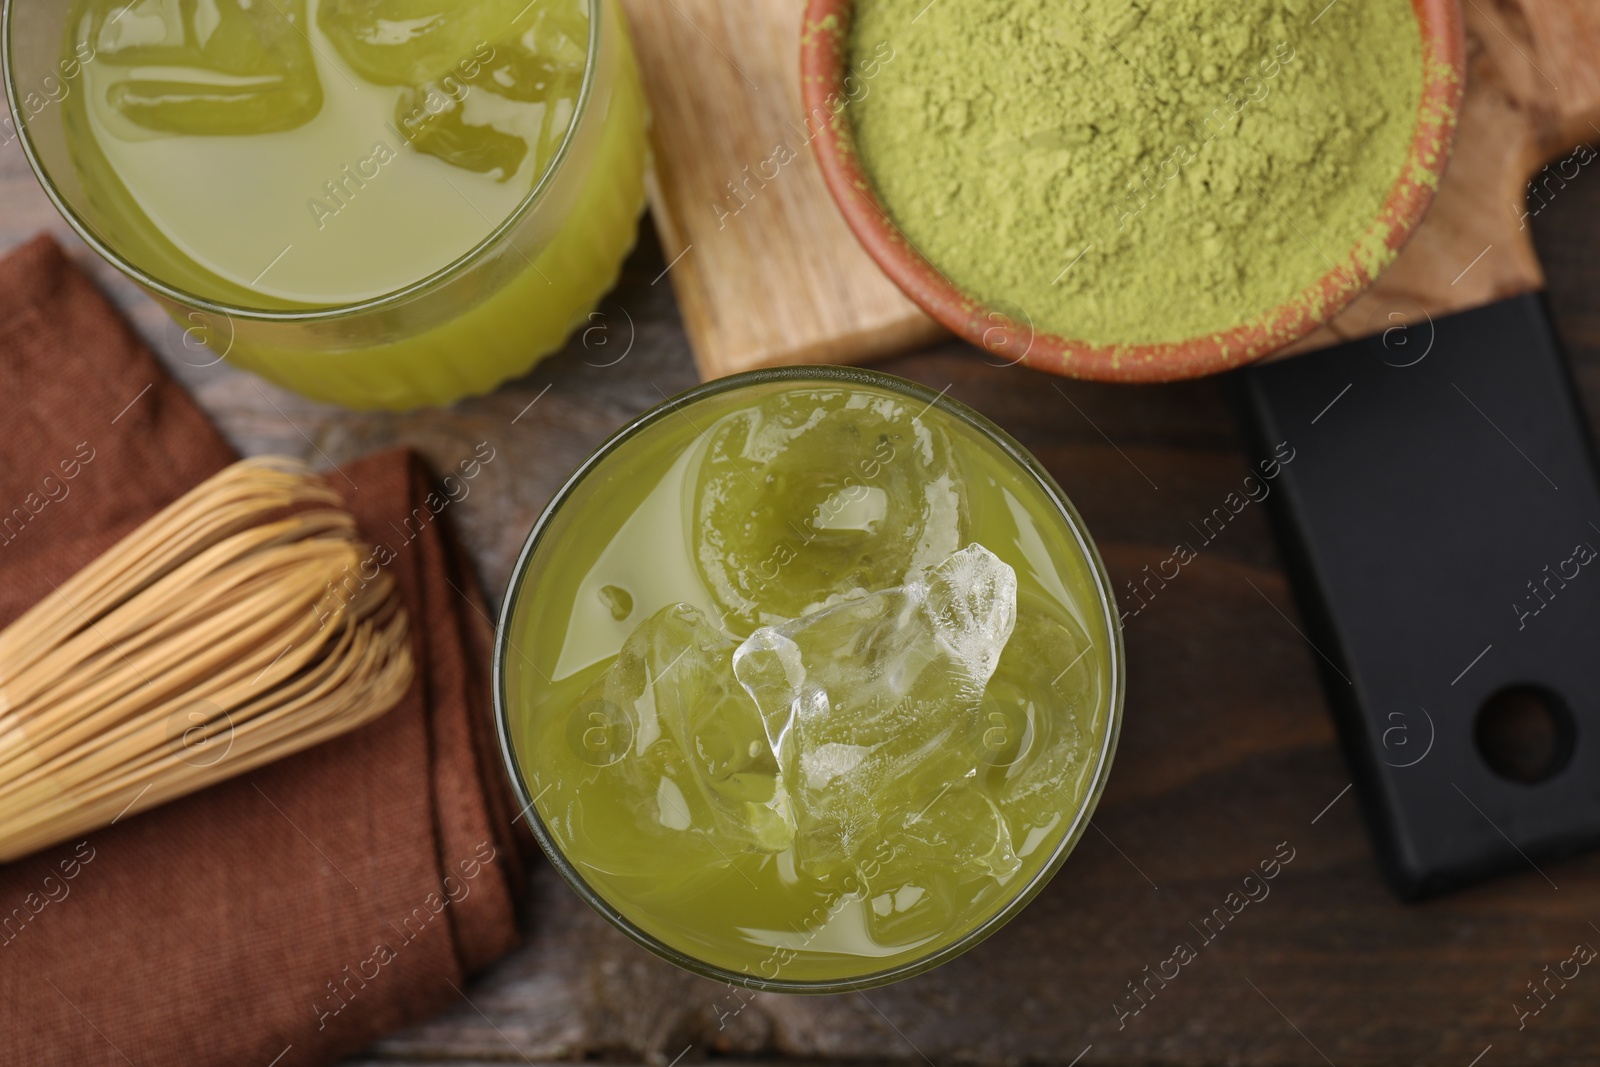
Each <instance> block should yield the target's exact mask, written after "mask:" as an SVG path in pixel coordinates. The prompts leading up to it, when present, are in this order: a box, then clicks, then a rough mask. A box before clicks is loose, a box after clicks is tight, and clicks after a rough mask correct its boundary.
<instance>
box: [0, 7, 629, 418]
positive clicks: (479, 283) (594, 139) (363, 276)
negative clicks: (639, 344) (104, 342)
mask: <svg viewBox="0 0 1600 1067" xmlns="http://www.w3.org/2000/svg"><path fill="white" fill-rule="evenodd" d="M5 52H6V59H7V63H6V75H7V84H6V89H7V94H8V96H9V99H10V101H11V107H12V112H13V118H14V121H15V123H16V126H17V129H18V133H19V136H20V138H21V141H22V144H23V147H24V148H25V150H26V151H27V153H28V157H29V159H30V160H31V161H32V163H33V165H34V168H35V171H36V172H37V174H38V176H39V178H40V181H41V182H42V183H43V185H44V187H45V189H46V191H47V192H48V193H49V194H50V196H51V198H52V199H53V200H54V201H55V203H56V205H57V207H58V208H60V210H61V212H62V214H63V215H64V216H65V217H66V218H67V220H68V221H69V222H70V223H71V224H72V225H73V227H74V228H75V229H76V230H77V231H78V233H79V234H80V235H81V236H82V237H83V238H84V239H85V240H86V241H88V242H89V243H90V244H91V245H92V246H94V247H95V248H96V249H97V250H98V251H99V252H100V253H101V254H102V255H104V256H105V257H106V258H107V259H109V260H110V261H111V262H113V263H114V264H116V265H117V266H118V267H120V268H121V269H122V270H124V271H125V272H127V273H128V274H129V275H130V276H132V277H133V278H134V279H135V280H136V281H138V282H140V283H141V284H142V285H143V286H144V287H145V288H146V289H147V290H148V291H150V292H151V293H152V295H154V296H155V297H156V298H157V299H158V300H159V301H161V303H162V304H163V305H164V306H165V307H166V308H167V310H168V311H169V313H171V314H172V316H173V318H174V319H175V320H176V322H177V324H178V329H179V331H181V334H182V341H183V342H184V343H185V346H186V347H190V348H193V347H194V342H196V341H197V340H203V341H204V342H205V344H206V345H207V346H209V350H210V351H209V353H206V352H199V351H197V352H196V354H195V355H194V356H191V357H189V358H191V359H200V358H205V359H215V358H220V357H224V356H225V357H226V358H227V359H229V360H230V361H232V362H235V363H238V364H239V365H241V366H244V367H247V368H249V369H251V370H253V371H256V372H257V373H259V374H261V375H262V376H264V377H267V378H270V379H272V380H274V381H277V382H279V383H280V384H283V385H285V386H288V387H289V388H292V389H295V390H297V391H299V392H301V393H304V394H306V395H308V396H312V397H316V398H318V399H323V400H328V401H332V402H336V403H341V404H345V405H347V406H351V407H392V408H404V407H414V406H418V405H423V404H443V403H448V402H450V401H452V400H455V399H457V398H459V397H461V396H464V395H468V394H472V393H480V392H485V391H487V390H489V389H492V388H493V387H494V386H495V385H497V384H499V383H500V382H501V381H504V380H505V379H507V378H509V377H512V376H515V375H517V374H519V373H522V372H524V371H526V370H527V369H528V368H529V367H530V366H532V364H533V363H534V362H535V361H536V360H537V359H538V358H539V357H540V356H542V355H544V354H546V353H548V352H550V351H552V350H553V349H555V348H557V347H559V346H560V344H561V343H562V341H563V340H564V339H565V337H566V336H567V334H568V333H569V332H570V331H571V330H572V329H573V328H574V327H575V326H576V325H577V324H579V323H580V322H582V321H583V320H584V318H585V316H586V315H587V314H588V313H589V312H590V311H591V309H592V308H593V307H594V306H595V304H596V302H597V301H598V300H599V299H600V297H601V295H602V294H603V293H604V292H605V291H606V290H607V289H609V288H610V287H611V285H612V284H613V283H614V282H615V280H616V277H617V273H618V270H619V268H620V265H621V262H622V259H623V257H624V256H625V255H626V254H627V251H628V249H629V248H630V247H631V246H632V244H633V240H634V234H635V229H636V225H637V219H638V215H639V212H640V209H641V207H642V205H643V197H644V185H643V179H644V166H645V152H646V149H645V139H644V125H645V109H644V102H643V98H642V92H641V88H640V85H639V79H638V74H637V71H636V69H635V67H634V62H633V58H632V54H631V51H630V48H629V44H628V40H627V35H626V33H625V31H624V28H623V26H622V24H621V15H620V11H619V10H618V8H617V6H616V3H615V0H475V2H474V3H470V4H457V3H450V2H448V0H378V2H376V3H371V2H357V0H254V2H252V0H195V2H192V3H191V2H182V3H170V2H165V0H8V2H7V3H6V11H5Z"/></svg>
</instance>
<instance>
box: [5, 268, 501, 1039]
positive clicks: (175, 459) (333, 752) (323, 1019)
mask: <svg viewBox="0 0 1600 1067" xmlns="http://www.w3.org/2000/svg"><path fill="white" fill-rule="evenodd" d="M0 429H3V431H4V432H3V433H0V626H4V625H6V624H8V623H10V622H11V621H12V620H14V619H15V618H16V617H17V616H18V615H20V614H21V613H22V612H23V611H24V610H26V609H27V608H28V607H29V606H30V605H32V604H33V603H34V602H36V601H37V600H39V599H41V598H43V597H45V596H49V595H52V591H53V588H54V587H55V586H57V585H59V584H61V583H62V582H63V581H65V580H66V579H67V578H68V577H70V576H71V575H72V574H73V573H74V572H75V571H77V570H78V569H79V568H80V567H82V566H83V565H84V564H86V563H88V562H90V561H91V560H92V559H94V558H95V556H97V555H98V554H100V553H101V552H103V551H104V550H105V549H106V548H107V547H109V546H110V545H111V544H113V543H114V542H115V541H116V540H117V539H118V538H120V537H122V536H123V535H124V534H126V533H128V532H129V531H130V530H132V529H133V528H134V527H135V526H137V525H138V524H139V523H140V522H142V521H143V520H145V519H146V518H148V517H149V516H150V515H152V514H153V513H155V512H156V511H158V510H160V509H161V508H162V507H163V506H165V505H166V504H168V503H170V502H171V501H172V500H174V499H175V498H177V497H178V496H179V495H181V494H182V493H184V492H185V491H187V490H188V489H190V488H192V487H193V486H194V485H195V484H196V483H198V482H200V481H201V480H202V479H204V478H205V477H207V476H208V475H210V474H212V473H214V472H215V471H217V470H218V469H220V468H221V467H223V466H226V465H227V464H228V463H230V462H232V461H233V460H234V459H235V458H236V457H235V455H234V453H233V452H232V450H231V449H230V448H229V447H228V445H227V444H226V443H225V442H224V441H223V439H222V438H221V437H220V436H219V435H218V434H217V432H216V430H215V429H213V428H212V427H211V426H210V424H209V423H207V421H206V420H205V418H204V416H203V415H201V413H200V412H199V410H198V409H197V408H196V407H195V406H194V404H193V403H192V402H191V401H190V400H189V398H188V396H187V395H186V394H185V393H184V391H183V390H182V389H181V388H180V387H179V386H178V385H177V384H176V383H175V382H173V381H172V380H171V379H170V378H168V377H167V375H166V374H165V373H164V372H163V371H162V369H161V367H160V366H159V364H158V363H157V362H156V361H155V359H154V358H153V357H152V356H151V354H150V353H149V351H148V350H147V349H145V347H144V346H143V345H142V344H141V343H140V342H139V340H138V339H137V338H136V337H135V336H134V335H133V333H132V332H131V331H130V330H129V328H128V327H127V325H126V324H125V323H124V322H123V321H122V319H121V318H120V317H119V316H118V315H117V313H116V312H115V311H114V310H113V309H112V307H111V306H110V305H109V304H108V303H107V302H106V300H105V299H104V298H103V297H102V296H101V295H100V293H99V292H98V291H97V290H96V289H95V288H94V286H93V285H92V284H91V283H90V282H89V281H88V279H87V278H86V277H85V276H84V275H83V274H82V273H80V272H79V271H78V270H77V268H75V267H74V266H73V265H72V263H71V262H70V261H69V260H68V259H67V258H66V256H65V255H63V254H62V251H61V249H60V248H59V247H58V246H57V245H56V244H55V242H54V241H52V240H50V239H49V238H40V239H38V240H36V241H34V242H33V243H32V244H29V245H27V246H25V247H23V248H21V249H19V250H18V251H16V252H15V253H13V254H12V255H11V256H10V257H9V258H7V259H5V260H4V261H0ZM343 472H344V474H345V475H347V476H348V481H347V480H346V479H345V478H335V479H334V481H335V483H336V485H337V486H338V488H339V489H340V490H341V492H343V493H344V494H345V496H346V500H347V503H348V506H349V507H350V509H351V511H352V512H353V513H354V514H355V516H356V519H357V521H358V523H359V525H360V528H361V530H362V533H363V536H364V537H366V538H367V539H368V541H369V542H371V543H373V544H374V545H377V544H378V543H384V544H387V545H388V546H389V547H390V550H391V552H392V554H393V556H394V558H393V561H392V562H390V563H389V564H388V565H387V568H386V569H387V570H388V571H389V572H390V573H391V574H392V575H393V576H394V578H395V580H396V583H397V585H398V588H399V592H400V596H401V598H402V601H403V603H404V604H405V608H406V610H407V612H408V613H409V615H410V619H411V633H412V641H413V646H412V647H413V652H414V659H415V661H416V666H417V672H416V675H417V677H416V680H415V681H414V682H413V684H412V686H411V688H410V690H409V691H408V692H407V694H406V696H405V698H404V699H403V700H402V701H401V702H400V704H399V705H397V706H396V707H395V708H394V709H393V710H392V711H390V712H389V713H388V714H387V715H385V716H383V717H382V718H380V719H378V720H377V721H376V722H374V723H372V724H370V725H368V726H366V727H363V728H362V729H359V730H357V731H355V732H353V733H350V734H346V735H344V736H342V737H338V738H335V739H334V740H332V741H329V742H327V743H326V744H323V745H321V746H318V747H316V748H312V749H308V750H307V751H305V752H302V753H299V754H297V755H295V756H292V757H290V758H288V759H285V760H282V761H280V762H278V763H275V764H271V765H269V766H266V767H263V768H260V769H258V770H255V771H251V772H249V773H247V774H245V775H244V776H242V777H240V778H234V779H232V780H230V781H228V782H225V783H223V784H221V785H218V786H215V787H213V788H211V789H207V790H204V791H202V792H200V793H196V794H193V795H191V796H188V797H184V798H182V799H180V800H177V801H174V802H173V803H171V804H167V805H165V806H163V807H158V808H155V809H153V810H151V811H148V812H144V813H142V814H138V815H132V816H129V817H127V818H126V819H121V820H119V821H118V822H116V823H114V824H113V825H111V826H109V827H107V828H106V829H104V830H101V831H99V832H96V833H94V834H91V835H89V836H88V837H87V838H86V839H84V840H82V841H78V842H71V843H68V844H64V845H60V846H57V847H54V848H51V849H47V850H45V851H44V852H41V853H39V854H36V855H34V856H31V857H28V858H26V859H23V860H20V861H18V862H15V863H12V864H7V865H0V1005H4V1007H3V1009H0V1063H4V1064H27V1065H29V1067H54V1065H57V1064H60V1065H62V1067H67V1065H71V1067H79V1065H81V1064H87V1063H97V1064H98V1063H105V1064H111V1063H116V1064H121V1063H124V1062H126V1063H129V1064H137V1065H139V1067H144V1065H147V1064H148V1065H152V1067H154V1065H157V1064H160V1065H168V1064H184V1065H186V1067H205V1065H208V1064H254V1065H256V1067H267V1065H268V1064H272V1065H273V1067H295V1065H301V1064H318V1063H327V1062H329V1061H331V1060H334V1059H337V1058H338V1057H339V1056H342V1055H345V1054H347V1053H350V1052H352V1051H354V1050H357V1049H359V1048H361V1047H362V1046H363V1045H365V1044H367V1043H368V1042H370V1041H371V1040H372V1039H373V1038H374V1037H376V1036H378V1035H379V1034H382V1033H384V1032H386V1031H389V1030H391V1029H393V1028H395V1027H398V1026H400V1025H402V1024H404V1023H406V1022H407V1021H409V1020H413V1019H416V1018H418V1017H420V1016H425V1015H428V1014H430V1013H432V1012H435V1011H437V1010H439V1009H440V1008H441V1007H443V1006H445V1005H446V1004H448V1003H450V1002H451V1001H452V1000H459V999H460V997H461V996H462V994H461V993H460V992H459V988H460V987H461V985H462V983H463V981H464V978H465V976H466V975H467V974H470V973H471V972H473V971H474V970H477V969H479V968H481V967H483V966H484V965H485V964H487V963H489V962H490V961H492V960H493V959H495V958H496V957H497V956H499V955H500V954H501V953H503V952H505V951H506V950H507V949H508V948H510V947H511V946H512V945H513V944H514V943H515V941H516V940H517V936H518V931H517V926H516V901H517V900H518V899H519V896H520V887H521V880H522V877H523V874H524V870H525V868H524V860H525V858H526V851H525V850H526V848H527V843H526V840H525V839H524V838H523V837H521V836H519V835H518V833H517V829H516V826H515V825H514V816H515V814H516V809H515V807H514V805H513V802H512V801H511V799H510V795H509V791H508V790H507V789H506V787H505V784H504V778H503V772H502V771H501V770H500V767H499V757H498V754H497V750H496V748H495V744H494V740H493V724H492V722H491V717H490V710H489V706H488V699H487V693H488V671H489V667H488V661H489V645H490V627H489V623H488V620H487V616H486V615H485V614H484V608H483V604H482V600H481V597H479V596H478V594H477V592H476V588H475V585H474V583H473V581H472V579H471V578H470V576H469V575H470V572H469V570H468V569H467V568H466V567H464V566H462V563H461V559H460V556H459V554H458V553H457V551H456V549H455V546H454V544H453V543H452V541H451V539H450V537H449V535H448V532H447V531H446V529H445V526H444V521H443V520H444V516H442V515H441V516H439V517H438V518H434V519H432V520H431V521H429V522H427V523H426V524H419V523H418V522H416V521H412V522H410V523H409V524H408V523H406V522H405V520H406V519H407V518H408V517H411V516H412V515H413V511H414V509H418V508H420V505H421V503H422V499H423V497H424V496H425V495H427V494H428V493H429V491H430V482H429V479H428V477H427V475H426V474H425V473H424V471H423V469H422V467H421V465H420V463H419V462H418V460H417V459H416V458H415V457H414V456H413V455H412V454H411V453H409V452H406V451H403V450H396V451H391V452H385V453H383V454H380V455H376V456H372V457H369V458H367V459H363V460H361V461H359V462H356V463H351V464H346V465H344V467H343ZM417 514H424V515H426V514H429V512H428V511H427V510H426V509H421V510H419V511H417ZM400 531H403V533H402V532H400ZM3 700H4V694H3V693H0V703H3ZM129 799H130V801H131V800H133V799H134V798H132V797H130V798H129Z"/></svg>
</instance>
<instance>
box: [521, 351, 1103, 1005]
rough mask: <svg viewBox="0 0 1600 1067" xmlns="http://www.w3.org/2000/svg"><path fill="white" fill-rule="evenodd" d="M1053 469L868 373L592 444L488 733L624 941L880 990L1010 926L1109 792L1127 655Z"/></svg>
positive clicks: (685, 412)
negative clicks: (1104, 789) (497, 718)
mask: <svg viewBox="0 0 1600 1067" xmlns="http://www.w3.org/2000/svg"><path fill="white" fill-rule="evenodd" d="M1108 598H1109V593H1108V592H1107V585H1106V579H1105V577H1104V573H1103V570H1102V569H1101V567H1100V564H1099V560H1098V557H1097V556H1096V555H1095V553H1094V550H1093V547H1092V545H1091V544H1090V542H1089V541H1088V539H1087V536H1086V535H1085V534H1084V533H1083V532H1082V530H1081V527H1080V525H1079V522H1078V520H1077V518H1076V515H1075V513H1074V512H1072V510H1071V508H1070V505H1068V504H1066V502H1065V498H1064V497H1062V496H1061V495H1060V490H1059V489H1058V488H1056V487H1055V485H1054V483H1053V482H1051V481H1050V480H1049V477H1048V475H1045V474H1044V473H1043V471H1042V470H1041V469H1040V468H1039V467H1038V466H1037V464H1036V463H1034V462H1033V461H1032V460H1031V458H1029V457H1027V456H1026V453H1023V452H1022V451H1021V449H1020V448H1018V447H1017V446H1016V445H1015V444H1014V443H1012V442H1010V440H1009V439H1008V438H1005V437H1004V435H1002V434H1000V433H999V431H998V430H996V429H994V427H992V426H991V425H990V424H988V423H987V422H985V421H984V420H982V418H981V417H979V416H977V415H975V414H973V413H971V412H970V411H968V410H967V409H965V408H962V407H961V406H960V405H957V404H954V403H952V402H950V401H947V400H945V399H943V398H942V397H939V396H937V395H935V394H933V393H931V392H928V391H926V390H923V389H921V388H920V387H918V386H913V385H911V384H910V383H906V382H903V381H901V380H899V379H895V378H891V377H889V376H887V375H882V374H876V373H872V372H866V371H845V370H835V369H830V368H796V369H792V370H787V371H776V372H757V373H755V374H750V375H741V376H738V377H736V378H732V379H726V380H723V381H721V382H717V383H713V384H711V385H708V386H703V387H701V388H699V389H697V390H694V391H693V392H691V393H689V394H685V396H683V397H680V398H679V399H677V400H676V401H673V402H671V403H669V404H667V405H664V406H663V407H662V408H659V409H657V410H656V411H654V412H652V413H650V414H648V415H646V416H644V417H643V418H642V419H641V420H640V421H639V422H638V423H636V424H634V425H633V426H632V427H630V428H629V429H628V430H626V431H624V432H623V433H622V434H620V435H619V436H618V437H617V438H616V439H614V440H613V441H612V442H611V443H610V444H609V445H607V446H606V447H605V448H604V449H602V450H601V452H600V453H598V454H597V455H596V456H595V457H594V458H593V459H591V460H590V462H589V463H588V464H587V465H586V466H585V467H584V468H583V469H582V470H581V471H580V472H579V474H578V475H577V476H576V477H575V478H574V479H573V480H572V481H571V482H570V483H569V484H568V486H567V487H566V488H565V489H563V490H562V492H561V493H560V494H559V495H558V496H557V498H556V500H555V501H554V502H553V503H552V505H551V506H550V508H549V510H547V512H546V513H545V516H544V517H543V518H542V519H541V520H540V523H539V525H538V526H537V527H536V528H535V531H534V533H533V535H532V537H531V538H530V540H529V544H528V548H527V549H525V551H524V553H523V557H522V559H521V561H520V562H519V565H518V568H517V572H516V577H515V578H514V579H513V583H512V588H511V592H510V595H509V596H508V598H507V604H506V608H505V614H504V617H503V619H502V628H501V638H500V641H501V645H500V648H499V650H498V659H497V687H498V694H497V695H498V698H499V700H500V702H501V704H500V712H501V729H502V739H503V741H504V742H505V743H506V745H507V749H508V753H507V758H508V760H510V762H511V765H512V774H513V778H515V779H516V780H517V783H518V786H519V789H520V790H521V792H522V795H523V801H524V803H526V804H529V805H530V809H529V810H530V813H531V814H532V816H534V823H535V828H536V830H537V831H538V832H539V834H540V837H541V840H542V842H543V843H544V845H545V847H546V849H547V850H549V851H550V852H551V854H552V857H553V858H554V859H555V860H556V863H557V865H558V867H560V868H561V869H562V870H563V873H564V874H566V876H567V877H568V879H569V880H570V881H572V882H573V884H574V885H575V886H576V887H577V888H578V889H579V891H580V892H581V893H583V894H584V895H585V896H586V897H588V898H589V899H590V901H591V903H594V904H595V905H596V906H597V907H598V908H600V910H602V912H605V913H606V914H607V915H608V916H609V917H611V918H612V919H613V921H616V922H617V923H618V924H619V925H620V926H622V927H623V929H624V930H625V931H627V932H628V933H630V934H631V935H632V936H634V937H635V938H637V939H639V940H641V941H643V942H644V943H646V944H647V945H648V946H649V947H651V948H653V949H655V950H656V951H658V952H661V953H662V954H663V955H666V956H667V957H668V958H671V959H674V960H675V961H676V962H679V963H682V964H684V965H687V966H690V967H691V968H694V969H697V970H701V971H702V972H705V973H711V974H714V975H717V976H720V977H726V978H729V979H732V980H735V981H742V982H746V983H750V984H755V985H764V986H767V987H770V988H788V989H806V988H811V989H815V988H828V987H830V983H843V982H850V981H861V980H868V981H885V980H889V979H892V978H895V977H901V976H903V975H904V974H906V973H910V972H912V971H914V970H917V969H920V968H921V967H924V966H929V965H931V964H933V963H935V962H938V961H939V960H942V959H944V958H948V957H949V956H950V955H954V954H955V953H956V952H959V951H961V950H963V949H965V948H966V947H968V946H969V945H970V944H971V943H973V942H974V941H976V940H977V939H978V937H981V936H982V934H984V933H987V932H988V930H989V929H992V928H993V927H994V926H997V925H998V923H999V922H1000V921H1003V920H1004V918H1007V917H1009V915H1010V914H1011V913H1012V912H1013V911H1014V910H1015V909H1016V908H1018V907H1020V906H1021V904H1022V903H1023V902H1024V901H1025V900H1026V899H1027V898H1028V897H1030V896H1031V895H1032V893H1033V892H1034V891H1036V890H1037V889H1038V888H1039V887H1040V886H1041V885H1042V884H1043V882H1044V880H1045V878H1047V877H1048V875H1049V874H1050V873H1052V872H1053V871H1054V869H1055V867H1056V866H1057V865H1058V864H1059V863H1060V862H1061V861H1062V859H1064V857H1065V855H1066V852H1067V851H1068V850H1069V849H1070V847H1071V845H1072V844H1073V843H1074V842H1075V841H1076V840H1077V837H1078V835H1079V834H1080V833H1081V832H1082V831H1083V829H1084V827H1085V826H1086V824H1087V819H1088V816H1089V813H1090V810H1091V809H1092V807H1093V804H1094V801H1095V799H1096V798H1097V797H1098V795H1099V791H1100V789H1101V786H1102V783H1103V782H1104V779H1105V775H1106V772H1107V770H1108V768H1109V763H1110V757H1111V751H1112V748H1113V747H1114V743H1115V737H1116V728H1117V723H1118V721H1119V717H1120V709H1121V686H1122V681H1121V645H1120V634H1119V632H1118V631H1117V629H1116V627H1115V622H1114V615H1113V612H1112V609H1111V607H1110V604H1109V601H1108Z"/></svg>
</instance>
